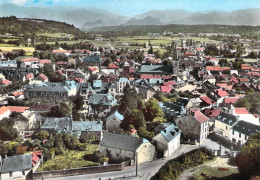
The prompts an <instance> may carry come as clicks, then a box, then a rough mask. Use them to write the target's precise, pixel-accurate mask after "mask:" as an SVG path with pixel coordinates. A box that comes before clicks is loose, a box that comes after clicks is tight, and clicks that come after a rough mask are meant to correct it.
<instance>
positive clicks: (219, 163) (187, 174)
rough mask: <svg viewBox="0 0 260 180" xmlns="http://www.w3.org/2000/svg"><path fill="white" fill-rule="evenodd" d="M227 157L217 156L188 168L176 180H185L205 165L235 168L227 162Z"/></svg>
mask: <svg viewBox="0 0 260 180" xmlns="http://www.w3.org/2000/svg"><path fill="white" fill-rule="evenodd" d="M228 161H229V158H224V157H217V158H216V160H214V161H211V162H208V163H205V164H202V165H199V166H196V167H193V168H190V169H187V170H185V171H184V172H183V173H181V175H180V176H179V177H178V179H177V180H187V179H188V177H190V176H192V175H193V174H194V173H195V172H197V171H199V170H201V169H203V167H205V166H209V167H229V168H237V167H236V166H231V165H229V164H228Z"/></svg>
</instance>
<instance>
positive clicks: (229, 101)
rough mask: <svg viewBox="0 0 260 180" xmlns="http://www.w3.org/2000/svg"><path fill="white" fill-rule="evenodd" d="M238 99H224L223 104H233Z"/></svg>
mask: <svg viewBox="0 0 260 180" xmlns="http://www.w3.org/2000/svg"><path fill="white" fill-rule="evenodd" d="M239 99H240V98H239V97H226V98H225V103H226V104H234V103H235V102H237V101H238V100H239Z"/></svg>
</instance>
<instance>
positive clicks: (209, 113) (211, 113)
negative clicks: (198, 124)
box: [205, 108, 221, 117]
mask: <svg viewBox="0 0 260 180" xmlns="http://www.w3.org/2000/svg"><path fill="white" fill-rule="evenodd" d="M220 112H221V109H220V108H217V109H205V115H206V116H210V117H216V116H218V115H219V114H220Z"/></svg>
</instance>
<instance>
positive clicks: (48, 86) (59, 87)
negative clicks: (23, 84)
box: [26, 81, 77, 92]
mask: <svg viewBox="0 0 260 180" xmlns="http://www.w3.org/2000/svg"><path fill="white" fill-rule="evenodd" d="M74 88H77V85H76V82H75V81H66V82H65V83H63V82H43V83H41V84H38V85H36V86H34V87H32V86H28V87H27V89H26V91H28V92H29V91H33V92H35V91H40V92H43V91H47V92H68V91H69V90H70V89H74Z"/></svg>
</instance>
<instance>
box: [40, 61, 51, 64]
mask: <svg viewBox="0 0 260 180" xmlns="http://www.w3.org/2000/svg"><path fill="white" fill-rule="evenodd" d="M39 63H40V64H51V61H50V60H40V61H39Z"/></svg>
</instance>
